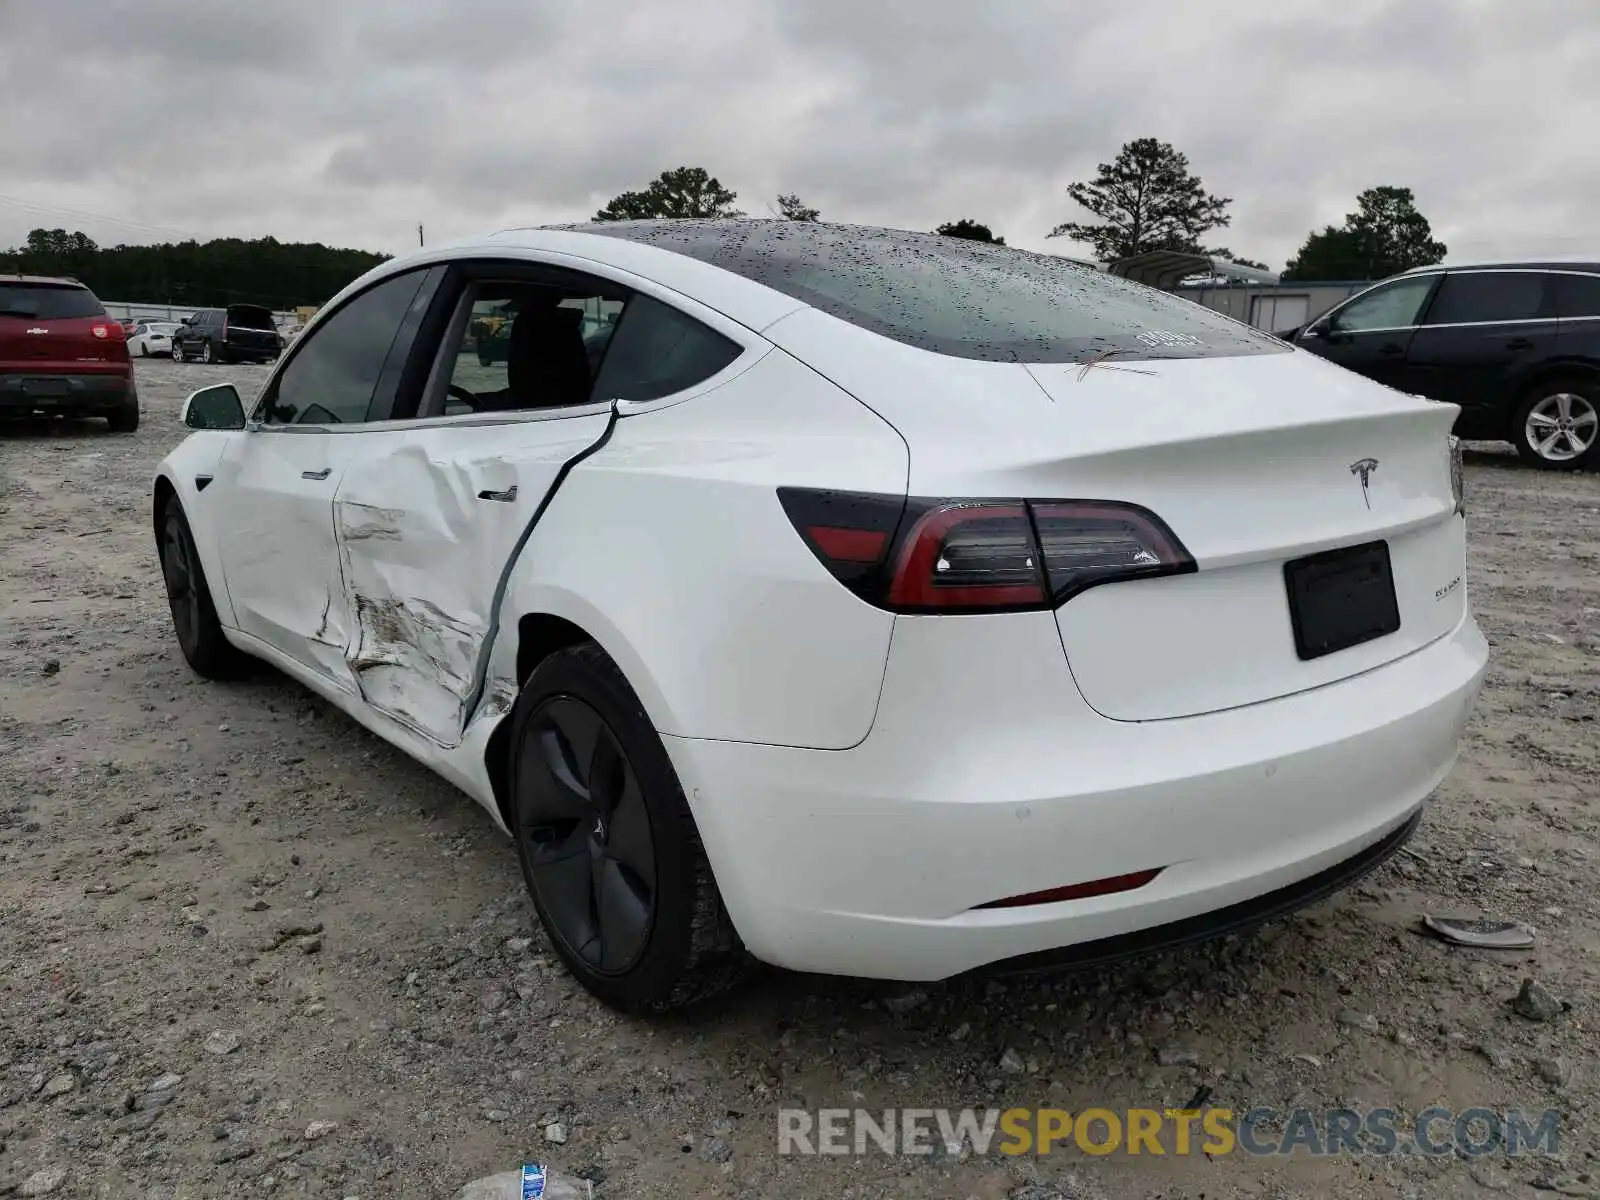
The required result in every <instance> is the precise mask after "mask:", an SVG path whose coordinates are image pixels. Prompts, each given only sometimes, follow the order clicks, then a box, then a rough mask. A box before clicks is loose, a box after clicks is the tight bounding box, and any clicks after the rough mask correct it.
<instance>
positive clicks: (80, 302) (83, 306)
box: [0, 282, 106, 321]
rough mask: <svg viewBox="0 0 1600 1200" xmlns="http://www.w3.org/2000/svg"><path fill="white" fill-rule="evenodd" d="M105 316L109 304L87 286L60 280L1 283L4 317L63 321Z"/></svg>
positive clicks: (0, 295) (0, 314) (0, 309)
mask: <svg viewBox="0 0 1600 1200" xmlns="http://www.w3.org/2000/svg"><path fill="white" fill-rule="evenodd" d="M105 315H106V310H105V307H104V306H103V305H102V304H101V303H100V301H99V300H97V299H95V294H94V293H93V292H91V291H90V290H89V289H88V288H86V287H72V286H70V285H63V284H59V283H4V282H0V317H37V318H38V319H39V320H41V321H49V320H56V321H61V320H68V319H70V318H73V317H103V316H105Z"/></svg>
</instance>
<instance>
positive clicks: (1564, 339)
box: [1283, 262, 1600, 468]
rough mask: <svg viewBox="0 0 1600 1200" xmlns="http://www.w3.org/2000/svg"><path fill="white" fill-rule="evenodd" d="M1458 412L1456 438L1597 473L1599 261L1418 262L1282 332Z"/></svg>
mask: <svg viewBox="0 0 1600 1200" xmlns="http://www.w3.org/2000/svg"><path fill="white" fill-rule="evenodd" d="M1283 336H1285V337H1287V338H1288V339H1289V340H1290V341H1292V342H1293V343H1294V344H1295V345H1297V346H1299V347H1301V348H1302V349H1305V350H1310V351H1311V352H1312V353H1313V354H1318V355H1321V356H1322V357H1323V358H1327V359H1331V360H1332V361H1334V362H1336V363H1338V364H1340V365H1341V366H1345V367H1349V368H1350V369H1351V370H1352V371H1358V372H1360V373H1361V374H1362V375H1365V376H1367V377H1368V378H1370V379H1375V380H1377V381H1378V382H1379V383H1386V384H1388V385H1389V386H1390V387H1394V388H1398V389H1400V390H1401V391H1403V392H1412V393H1415V394H1418V395H1422V396H1427V397H1429V398H1430V399H1433V400H1447V401H1449V402H1451V403H1453V404H1459V405H1460V406H1461V415H1460V416H1459V417H1457V418H1456V426H1455V431H1456V433H1457V434H1459V435H1460V436H1461V437H1464V438H1474V439H1481V440H1484V441H1507V442H1510V443H1512V444H1513V445H1514V446H1516V448H1517V451H1518V453H1520V454H1521V455H1522V457H1523V458H1524V459H1525V460H1527V461H1528V462H1530V463H1532V464H1534V465H1535V466H1539V467H1550V468H1561V467H1565V468H1572V467H1579V466H1587V467H1594V466H1600V262H1575V263H1574V262H1525V263H1495V264H1493V265H1489V264H1483V265H1479V266H1461V267H1419V268H1417V269H1416V270H1413V271H1407V272H1406V273H1404V274H1403V275H1395V276H1393V277H1391V278H1389V279H1386V280H1384V281H1383V282H1382V283H1379V284H1377V285H1375V286H1373V287H1370V288H1368V289H1367V290H1366V291H1364V292H1361V293H1360V294H1358V295H1356V296H1352V297H1351V298H1350V299H1349V300H1346V301H1344V303H1342V304H1340V305H1338V306H1336V307H1335V308H1332V309H1330V310H1329V311H1328V312H1326V313H1324V314H1323V315H1322V316H1320V317H1318V318H1317V319H1316V320H1315V321H1312V322H1311V323H1310V324H1308V325H1306V326H1304V327H1302V328H1300V329H1296V330H1291V331H1289V332H1288V333H1287V334H1285V335H1283Z"/></svg>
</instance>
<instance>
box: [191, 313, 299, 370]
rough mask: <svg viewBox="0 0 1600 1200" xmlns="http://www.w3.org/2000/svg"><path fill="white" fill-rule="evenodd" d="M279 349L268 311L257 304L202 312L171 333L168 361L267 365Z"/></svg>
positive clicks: (277, 337) (280, 345)
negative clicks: (170, 350)
mask: <svg viewBox="0 0 1600 1200" xmlns="http://www.w3.org/2000/svg"><path fill="white" fill-rule="evenodd" d="M282 349H283V339H282V338H281V337H279V336H278V327H277V325H276V324H275V323H274V322H273V320H272V310H271V309H269V308H262V307H261V306H260V305H259V304H230V305H228V307H227V308H202V309H201V310H200V311H199V312H197V313H195V314H194V316H192V317H190V318H189V319H188V320H186V321H185V322H184V323H183V324H182V325H179V326H178V328H176V329H175V330H173V331H172V361H173V362H189V361H190V360H192V359H199V360H200V361H201V362H223V363H231V362H258V363H264V362H271V361H272V360H273V359H275V358H277V357H278V353H279V351H281V350H282Z"/></svg>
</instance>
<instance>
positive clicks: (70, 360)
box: [0, 275, 139, 433]
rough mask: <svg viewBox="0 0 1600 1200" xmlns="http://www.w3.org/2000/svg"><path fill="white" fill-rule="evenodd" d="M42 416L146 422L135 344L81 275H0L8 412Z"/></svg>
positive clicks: (1, 410)
mask: <svg viewBox="0 0 1600 1200" xmlns="http://www.w3.org/2000/svg"><path fill="white" fill-rule="evenodd" d="M38 415H50V416H62V417H104V418H105V419H106V421H107V423H109V424H110V426H111V431H112V432H113V433H132V432H133V431H134V430H135V429H137V428H139V393H138V390H137V389H136V388H135V386H134V382H133V363H132V361H131V360H130V359H129V358H128V343H127V341H126V338H125V335H124V333H123V331H122V326H121V325H119V324H117V322H116V321H114V320H112V319H111V318H110V317H108V316H106V310H105V306H104V305H102V304H101V303H100V301H99V300H98V299H97V298H96V297H95V294H94V293H93V292H91V291H90V290H89V289H88V288H86V287H84V286H83V284H81V283H79V282H77V281H76V280H73V279H46V278H41V277H39V276H34V275H0V416H13V417H26V416H38Z"/></svg>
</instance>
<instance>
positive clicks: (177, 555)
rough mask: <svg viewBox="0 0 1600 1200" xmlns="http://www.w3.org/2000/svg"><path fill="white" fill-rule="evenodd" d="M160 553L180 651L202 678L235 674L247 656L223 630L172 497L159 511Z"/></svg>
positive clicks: (247, 661) (197, 555)
mask: <svg viewBox="0 0 1600 1200" xmlns="http://www.w3.org/2000/svg"><path fill="white" fill-rule="evenodd" d="M160 553H161V575H162V578H163V580H164V581H165V583H166V585H167V603H168V605H169V606H170V607H171V609H172V627H173V630H174V631H175V632H176V633H177V635H178V648H179V649H180V650H182V651H183V657H184V658H185V659H186V660H188V663H189V665H190V666H191V667H192V668H194V671H195V673H196V674H197V675H201V676H204V677H205V678H206V679H236V678H238V677H239V676H240V675H242V674H244V673H245V671H246V670H248V669H249V665H250V659H249V657H248V656H247V655H246V654H244V653H243V652H242V651H241V650H239V649H238V647H236V646H234V645H233V643H231V642H230V641H228V639H227V638H226V637H225V636H223V633H222V622H221V621H219V620H218V619H217V609H216V606H215V605H214V604H212V602H211V588H210V586H209V585H208V584H207V583H206V572H205V568H204V567H203V566H202V565H201V563H200V553H199V551H198V550H197V549H196V548H195V543H194V534H193V533H192V532H190V530H189V521H188V518H187V517H185V516H184V515H183V506H182V505H181V504H179V503H178V501H177V498H176V497H174V498H172V499H171V500H169V501H168V502H167V507H166V509H165V511H164V512H163V513H162V515H161V543H160Z"/></svg>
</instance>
